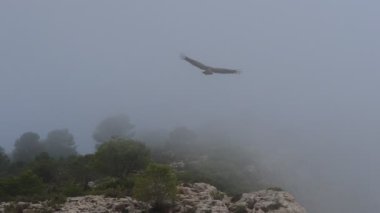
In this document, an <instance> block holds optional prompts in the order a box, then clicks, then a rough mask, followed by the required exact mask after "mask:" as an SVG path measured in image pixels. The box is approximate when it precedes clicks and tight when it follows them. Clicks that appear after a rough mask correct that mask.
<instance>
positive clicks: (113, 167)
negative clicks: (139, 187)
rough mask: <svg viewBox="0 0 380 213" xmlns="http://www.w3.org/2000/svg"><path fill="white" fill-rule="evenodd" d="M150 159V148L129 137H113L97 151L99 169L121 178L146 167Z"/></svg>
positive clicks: (96, 158)
mask: <svg viewBox="0 0 380 213" xmlns="http://www.w3.org/2000/svg"><path fill="white" fill-rule="evenodd" d="M149 161H150V152H149V149H147V148H146V147H145V145H144V144H142V143H140V142H136V141H133V140H128V139H121V138H115V139H112V140H110V141H109V142H106V143H103V144H102V145H101V146H99V148H98V150H97V151H96V153H95V162H96V166H97V168H98V169H99V171H100V172H102V173H103V174H105V175H110V176H113V177H119V178H123V177H126V176H127V175H129V174H130V173H132V172H136V171H139V170H142V169H144V168H145V167H146V166H147V164H148V163H149Z"/></svg>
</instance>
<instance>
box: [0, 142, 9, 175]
mask: <svg viewBox="0 0 380 213" xmlns="http://www.w3.org/2000/svg"><path fill="white" fill-rule="evenodd" d="M9 164H10V161H9V157H8V155H7V154H6V153H5V151H4V149H3V147H1V146H0V176H2V175H4V174H5V173H6V172H7V169H8V167H9Z"/></svg>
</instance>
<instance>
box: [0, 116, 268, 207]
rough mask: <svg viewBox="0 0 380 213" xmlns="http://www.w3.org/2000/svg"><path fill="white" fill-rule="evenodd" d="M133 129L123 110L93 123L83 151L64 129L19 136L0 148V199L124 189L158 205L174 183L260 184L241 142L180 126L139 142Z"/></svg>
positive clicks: (244, 187) (166, 200)
mask: <svg viewBox="0 0 380 213" xmlns="http://www.w3.org/2000/svg"><path fill="white" fill-rule="evenodd" d="M132 127H133V125H131V124H130V123H129V120H128V119H127V117H125V116H124V117H122V118H117V117H111V118H109V119H105V120H104V121H102V122H101V123H100V124H99V125H98V126H97V128H96V129H95V133H94V138H95V139H97V140H96V145H95V147H96V151H95V152H94V153H93V154H86V155H81V154H79V153H78V152H77V151H76V143H75V140H74V136H73V135H72V134H71V133H70V132H69V131H68V130H67V129H59V130H53V131H51V132H49V133H48V135H47V138H46V139H41V137H40V136H39V135H38V134H37V133H33V132H26V133H24V134H22V135H21V136H20V138H19V139H17V140H16V141H15V146H14V150H13V151H12V152H11V153H10V154H6V153H5V151H4V149H2V148H0V201H9V200H24V201H35V200H53V201H54V200H55V201H63V200H64V197H67V196H78V195H85V194H103V195H106V196H113V197H123V196H127V195H128V196H134V197H136V198H138V199H140V200H144V201H148V202H151V203H152V205H153V206H156V207H157V208H159V207H160V206H161V207H162V206H165V205H167V204H170V203H171V202H172V201H173V200H175V194H176V185H177V184H178V183H181V182H189V183H191V182H207V183H210V184H212V185H215V186H216V187H218V188H219V189H220V190H222V191H225V192H227V193H229V194H231V195H235V194H239V193H242V192H246V191H251V190H255V189H258V188H261V187H263V185H262V183H261V178H260V170H259V169H258V167H257V164H256V162H255V161H253V158H252V152H249V151H247V147H239V146H233V145H228V144H231V143H225V142H223V141H219V142H215V141H212V142H211V141H208V140H206V139H202V137H198V135H197V134H196V133H195V132H193V131H191V130H189V129H187V128H185V127H180V128H176V129H174V130H173V131H172V132H170V133H169V134H168V135H167V137H165V138H164V137H158V138H157V141H155V138H154V137H151V135H150V136H149V137H146V138H149V141H147V143H144V142H141V141H138V140H136V139H132V138H131V137H132V135H133V134H132V133H131V129H132ZM113 128H115V129H116V130H115V129H113ZM114 134H116V135H114ZM142 138H144V137H142ZM105 140H106V141H105Z"/></svg>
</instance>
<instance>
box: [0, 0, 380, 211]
mask: <svg viewBox="0 0 380 213" xmlns="http://www.w3.org/2000/svg"><path fill="white" fill-rule="evenodd" d="M379 14H380V3H379V2H378V1H371V0H368V1H350V0H334V1H331V0H329V1H327V0H326V1H324V0H321V1H314V2H310V1H300V0H299V1H274V0H261V1H240V2H237V1H226V0H225V1H222V0H218V1H201V0H199V1H186V2H185V1H94V0H91V1H1V3H0V120H1V122H0V141H1V142H0V145H1V146H3V147H4V148H5V149H6V150H7V151H8V152H9V151H11V150H12V148H13V144H14V141H15V140H16V139H17V138H18V137H19V136H20V135H21V134H22V133H24V132H26V131H34V132H37V133H39V134H40V135H41V137H45V135H46V133H47V132H49V131H50V130H53V129H59V128H68V129H69V131H70V132H71V133H73V134H74V136H75V140H76V142H77V144H78V150H79V151H80V152H82V153H86V152H92V151H93V149H94V142H93V140H92V138H91V134H92V133H93V131H94V128H95V126H96V125H97V124H98V123H99V121H100V120H102V119H104V118H105V117H107V116H109V115H113V114H119V113H126V114H128V115H129V117H130V118H131V122H132V123H133V124H135V125H136V131H137V132H138V131H142V130H146V129H171V128H174V127H176V126H179V125H185V126H188V127H190V128H193V129H201V128H202V127H203V126H207V125H206V124H217V126H220V128H221V129H224V130H227V132H228V133H229V135H231V137H232V138H236V141H239V142H244V143H248V144H252V145H254V146H256V147H257V149H258V150H259V152H260V153H261V155H262V156H263V158H264V159H263V161H264V162H265V163H266V164H267V165H268V168H270V169H271V170H273V173H274V174H276V178H277V179H276V181H277V182H278V185H281V186H283V188H285V189H287V190H289V191H291V192H292V193H293V194H294V195H295V196H296V198H297V200H298V201H299V202H300V203H301V204H303V205H304V206H306V208H307V209H308V210H309V211H310V212H333V213H334V212H337V213H339V212H376V211H378V209H379V203H378V201H379V200H380V194H379V193H380V184H379V180H378V177H379V176H380V166H379V158H380V157H379V155H378V150H379V148H380V146H379V145H378V143H379V141H380V133H379V128H380V113H379V109H380V99H379V91H380V84H379V80H380V72H379V70H378V68H379V65H380V60H379V56H380V42H379V38H380V28H379V27H378V25H379V21H380V17H379ZM180 53H185V54H187V55H188V56H190V57H194V58H196V59H199V60H201V61H203V62H204V63H206V64H209V65H215V66H219V67H223V66H224V67H228V68H237V69H240V70H242V71H243V73H242V74H241V75H211V76H204V75H203V74H201V72H200V71H199V70H197V69H196V68H194V67H192V66H191V65H189V64H187V63H185V62H184V61H182V60H180V58H179V54H180ZM216 128H218V127H216Z"/></svg>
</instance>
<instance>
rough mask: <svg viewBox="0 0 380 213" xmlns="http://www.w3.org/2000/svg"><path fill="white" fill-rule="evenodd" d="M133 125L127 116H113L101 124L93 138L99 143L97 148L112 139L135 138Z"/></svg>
mask: <svg viewBox="0 0 380 213" xmlns="http://www.w3.org/2000/svg"><path fill="white" fill-rule="evenodd" d="M133 128H134V125H132V124H131V123H130V121H129V117H128V116H126V115H123V114H121V115H116V116H111V117H108V118H106V119H104V120H103V121H101V122H100V123H99V125H98V126H97V127H96V129H95V131H94V134H93V135H92V137H93V138H94V140H95V141H96V142H97V146H99V145H101V144H102V143H105V142H107V141H109V140H111V139H112V138H124V139H127V138H131V137H132V136H133V134H134V133H133V132H132V129H133Z"/></svg>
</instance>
